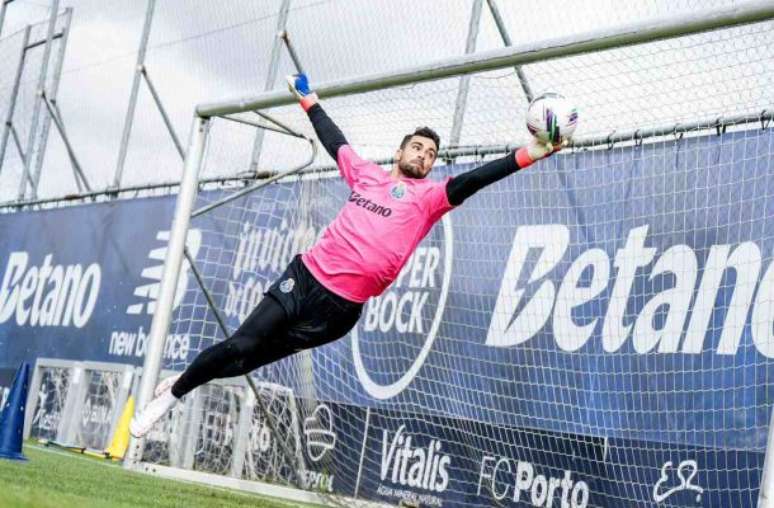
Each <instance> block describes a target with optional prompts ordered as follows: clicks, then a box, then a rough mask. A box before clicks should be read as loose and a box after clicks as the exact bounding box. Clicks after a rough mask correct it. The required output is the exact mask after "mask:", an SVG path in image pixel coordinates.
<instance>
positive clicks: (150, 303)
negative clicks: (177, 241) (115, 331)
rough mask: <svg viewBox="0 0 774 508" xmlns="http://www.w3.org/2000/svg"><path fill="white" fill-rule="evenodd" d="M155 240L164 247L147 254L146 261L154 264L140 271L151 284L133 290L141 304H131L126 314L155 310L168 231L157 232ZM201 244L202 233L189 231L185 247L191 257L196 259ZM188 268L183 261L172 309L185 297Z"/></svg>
mask: <svg viewBox="0 0 774 508" xmlns="http://www.w3.org/2000/svg"><path fill="white" fill-rule="evenodd" d="M156 240H159V241H161V242H165V244H164V246H162V247H157V248H155V249H152V250H151V251H150V252H149V253H148V259H151V260H153V261H156V262H157V263H156V264H153V265H151V266H148V267H146V268H144V269H143V270H142V274H141V275H142V278H143V279H148V280H151V281H153V282H151V283H149V284H143V285H141V286H137V288H136V289H135V290H134V296H137V297H139V298H141V299H142V300H144V301H142V302H140V303H133V304H131V305H129V307H127V309H126V313H127V314H142V313H143V309H145V312H146V313H147V314H153V313H154V312H155V310H156V300H158V297H159V288H160V286H161V276H162V274H163V272H164V259H165V257H166V255H167V243H168V242H169V231H159V232H158V234H156ZM201 243H202V233H201V231H200V230H198V229H191V230H189V231H188V235H187V236H186V242H185V244H186V247H187V248H188V252H190V254H191V257H192V258H194V259H196V255H197V254H198V252H199V247H200V246H201ZM189 269H190V266H189V265H188V262H187V261H185V260H184V261H183V265H182V266H181V269H180V277H179V278H178V280H177V289H176V291H175V300H174V304H173V309H176V308H177V307H178V306H179V305H180V303H181V302H182V300H183V297H184V296H185V290H186V288H187V287H188V270H189Z"/></svg>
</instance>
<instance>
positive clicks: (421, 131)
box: [400, 126, 441, 152]
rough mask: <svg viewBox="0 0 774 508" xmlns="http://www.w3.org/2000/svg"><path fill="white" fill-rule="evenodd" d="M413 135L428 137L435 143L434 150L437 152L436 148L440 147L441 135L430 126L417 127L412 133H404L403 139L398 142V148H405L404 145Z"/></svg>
mask: <svg viewBox="0 0 774 508" xmlns="http://www.w3.org/2000/svg"><path fill="white" fill-rule="evenodd" d="M414 136H422V137H423V138H430V139H432V140H433V142H434V143H435V151H436V152H437V151H438V149H439V148H440V147H441V137H440V136H439V135H438V133H436V132H435V131H434V130H433V129H431V128H430V127H427V126H425V127H417V129H416V130H415V131H414V132H413V133H412V134H406V135H405V136H403V141H401V142H400V149H401V150H403V149H404V148H406V145H407V144H408V142H409V141H410V140H411V138H412V137H414Z"/></svg>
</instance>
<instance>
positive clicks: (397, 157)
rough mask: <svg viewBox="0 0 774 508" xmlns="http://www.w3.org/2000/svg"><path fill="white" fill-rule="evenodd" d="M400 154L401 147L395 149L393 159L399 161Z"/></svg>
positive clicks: (401, 151) (401, 152) (401, 153)
mask: <svg viewBox="0 0 774 508" xmlns="http://www.w3.org/2000/svg"><path fill="white" fill-rule="evenodd" d="M402 155H403V149H402V148H398V149H397V150H395V160H396V161H399V160H400V158H401V156H402Z"/></svg>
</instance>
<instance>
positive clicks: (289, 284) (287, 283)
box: [279, 279, 296, 293]
mask: <svg viewBox="0 0 774 508" xmlns="http://www.w3.org/2000/svg"><path fill="white" fill-rule="evenodd" d="M295 286H296V281H295V280H293V279H285V280H283V281H282V282H281V283H280V286H279V288H280V291H282V292H283V293H290V292H291V291H293V288H294V287H295Z"/></svg>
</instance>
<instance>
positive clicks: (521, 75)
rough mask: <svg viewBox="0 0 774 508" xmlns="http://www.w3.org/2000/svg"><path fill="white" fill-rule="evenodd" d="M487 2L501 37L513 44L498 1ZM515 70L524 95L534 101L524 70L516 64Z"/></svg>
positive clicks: (505, 42)
mask: <svg viewBox="0 0 774 508" xmlns="http://www.w3.org/2000/svg"><path fill="white" fill-rule="evenodd" d="M486 3H487V4H488V5H489V11H490V12H491V13H492V18H494V22H495V25H497V30H498V31H499V32H500V37H502V39H503V44H505V45H506V46H512V45H513V43H512V42H511V36H510V35H509V34H508V30H507V29H506V28H505V23H504V22H503V18H502V16H500V10H499V9H498V8H497V3H496V1H495V0H486ZM513 70H515V71H516V76H517V77H518V78H519V83H521V89H522V90H523V91H524V95H525V96H526V97H527V102H532V99H533V98H534V94H533V93H532V88H530V86H529V81H527V75H526V74H524V71H522V70H521V67H519V66H518V65H516V66H514V68H513Z"/></svg>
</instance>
